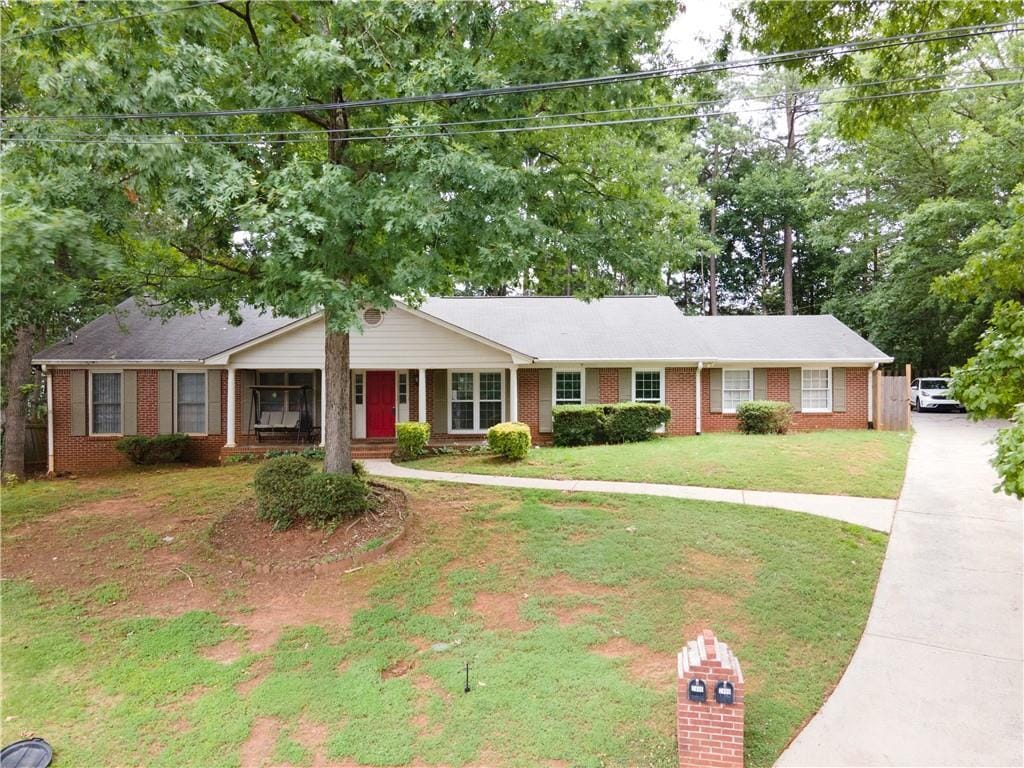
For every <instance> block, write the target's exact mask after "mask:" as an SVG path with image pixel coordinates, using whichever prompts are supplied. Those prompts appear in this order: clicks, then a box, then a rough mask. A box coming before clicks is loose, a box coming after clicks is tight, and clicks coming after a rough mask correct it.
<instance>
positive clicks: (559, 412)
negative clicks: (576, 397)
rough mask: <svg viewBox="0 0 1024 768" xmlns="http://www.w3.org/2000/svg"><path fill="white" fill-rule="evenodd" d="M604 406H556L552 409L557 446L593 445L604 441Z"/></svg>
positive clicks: (553, 429)
mask: <svg viewBox="0 0 1024 768" xmlns="http://www.w3.org/2000/svg"><path fill="white" fill-rule="evenodd" d="M605 408H606V406H603V405H556V406H555V407H554V408H552V409H551V420H552V431H553V433H554V435H553V436H554V442H555V445H561V446H573V445H593V444H594V443H600V442H603V441H604V422H605Z"/></svg>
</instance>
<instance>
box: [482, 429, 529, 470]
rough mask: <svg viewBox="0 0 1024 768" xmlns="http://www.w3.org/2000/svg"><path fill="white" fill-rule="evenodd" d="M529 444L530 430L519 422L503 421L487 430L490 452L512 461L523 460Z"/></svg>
mask: <svg viewBox="0 0 1024 768" xmlns="http://www.w3.org/2000/svg"><path fill="white" fill-rule="evenodd" d="M531 442H532V441H531V438H530V428H529V427H528V426H527V425H526V424H523V423H522V422H520V421H505V422H502V423H501V424H495V425H494V426H493V427H491V428H490V429H488V430H487V445H488V446H489V447H490V449H491V451H492V452H494V453H496V454H497V455H499V456H502V457H503V458H506V459H511V460H512V461H519V460H521V459H525V458H526V455H527V454H528V453H529V452H530V443H531Z"/></svg>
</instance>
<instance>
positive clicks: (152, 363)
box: [32, 358, 204, 368]
mask: <svg viewBox="0 0 1024 768" xmlns="http://www.w3.org/2000/svg"><path fill="white" fill-rule="evenodd" d="M183 364H184V365H193V366H200V367H202V366H203V365H204V361H202V360H196V359H194V358H193V359H187V360H184V359H183V360H120V359H118V360H111V359H110V358H107V359H105V360H44V359H42V358H37V359H35V360H33V361H32V365H42V366H47V367H50V368H80V367H82V366H83V365H85V366H89V367H90V368H98V367H103V366H109V367H113V368H124V367H125V366H128V367H130V368H139V367H143V366H144V367H146V368H172V367H174V366H178V365H183Z"/></svg>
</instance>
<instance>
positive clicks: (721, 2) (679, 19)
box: [666, 0, 736, 62]
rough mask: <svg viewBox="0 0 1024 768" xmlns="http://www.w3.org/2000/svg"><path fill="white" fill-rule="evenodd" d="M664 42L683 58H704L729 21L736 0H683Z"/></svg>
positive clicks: (685, 60) (704, 59) (689, 60)
mask: <svg viewBox="0 0 1024 768" xmlns="http://www.w3.org/2000/svg"><path fill="white" fill-rule="evenodd" d="M680 6H681V8H682V10H681V11H680V13H679V14H678V15H677V16H676V20H675V21H674V22H672V26H670V27H669V29H668V33H667V35H666V43H668V45H669V47H670V48H671V49H672V51H673V52H674V53H675V54H676V56H678V57H679V58H680V59H681V60H682V61H684V62H697V61H706V60H707V59H709V58H710V56H711V53H712V51H713V50H714V47H715V44H716V43H717V42H718V40H719V39H720V38H721V36H722V30H723V28H724V27H725V26H726V25H727V24H728V23H729V18H730V14H731V13H732V9H733V8H734V7H735V6H736V0H684V2H680Z"/></svg>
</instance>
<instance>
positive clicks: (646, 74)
mask: <svg viewBox="0 0 1024 768" xmlns="http://www.w3.org/2000/svg"><path fill="white" fill-rule="evenodd" d="M1018 24H1019V22H1017V21H1014V22H1004V23H998V24H976V25H973V26H967V27H953V28H950V29H944V30H932V31H928V32H916V33H909V34H902V35H890V36H888V37H878V38H868V39H865V40H859V41H850V42H845V43H837V44H835V45H826V46H820V47H817V48H805V49H801V50H797V51H786V52H783V53H775V54H767V55H764V56H753V57H750V58H746V59H737V60H734V61H725V62H710V63H703V64H694V65H688V66H672V67H662V68H660V69H652V70H641V71H639V72H627V73H620V74H615V75H602V76H599V77H587V78H578V79H575V80H558V81H552V82H545V83H532V84H526V85H512V86H502V87H496V88H481V89H476V90H468V91H453V92H448V93H435V94H425V95H419V96H395V97H391V98H383V99H363V100H355V101H346V102H328V103H322V104H302V105H291V106H277V107H248V108H243V109H213V110H200V111H192V112H125V113H111V114H78V115H7V116H4V117H3V119H4V120H152V119H178V118H209V117H236V116H241V115H269V114H280V113H286V112H318V111H324V110H337V109H346V110H352V109H364V108H372V107H386V106H394V105H398V104H421V103H425V102H437V101H461V100H465V99H473V98H488V97H492V96H507V95H516V94H526V93H537V92H540V91H553V90H565V89H571V88H581V87H590V86H597V85H611V84H618V83H626V82H635V81H640V80H649V79H652V78H662V77H682V76H685V75H695V74H704V73H707V72H720V71H728V70H731V69H741V68H746V67H755V66H764V65H766V64H779V63H786V62H791V61H800V60H803V59H810V58H818V57H820V56H823V55H825V54H835V55H840V56H843V55H848V54H851V53H858V52H862V51H872V50H878V49H882V48H893V47H899V46H905V45H916V44H921V43H929V42H941V41H943V40H956V39H965V38H973V37H980V36H985V35H995V34H999V33H1002V32H1016V31H1019V30H1020V29H1021V27H1020V26H1018Z"/></svg>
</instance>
